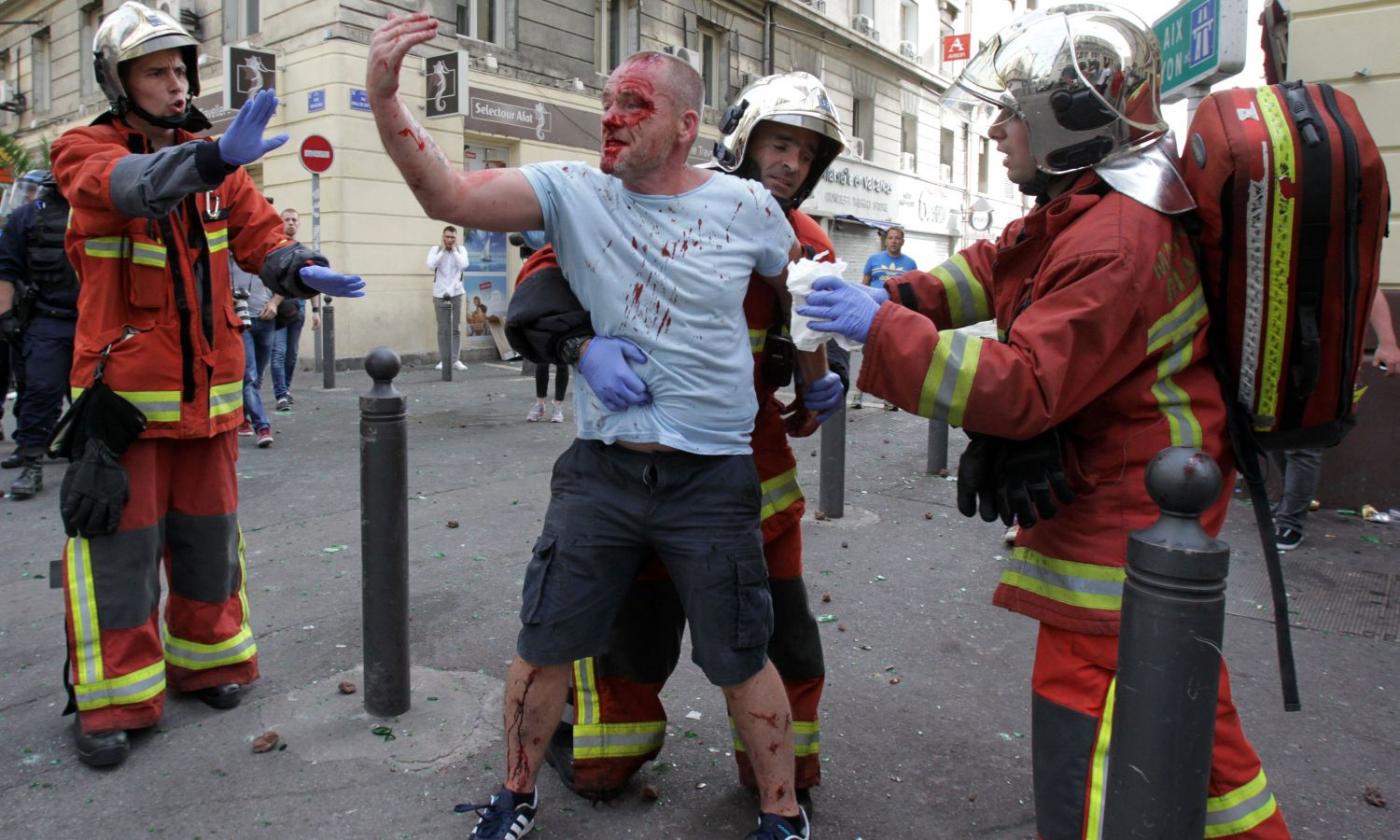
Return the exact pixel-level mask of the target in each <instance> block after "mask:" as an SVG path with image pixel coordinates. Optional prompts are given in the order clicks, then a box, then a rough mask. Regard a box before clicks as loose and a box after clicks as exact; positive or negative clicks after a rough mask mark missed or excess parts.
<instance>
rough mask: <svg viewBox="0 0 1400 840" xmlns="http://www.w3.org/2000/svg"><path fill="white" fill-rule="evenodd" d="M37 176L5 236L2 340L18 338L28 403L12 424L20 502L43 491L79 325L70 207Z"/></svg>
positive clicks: (0, 284) (44, 175)
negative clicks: (66, 243)
mask: <svg viewBox="0 0 1400 840" xmlns="http://www.w3.org/2000/svg"><path fill="white" fill-rule="evenodd" d="M26 174H28V173H26ZM38 174H39V176H40V178H39V193H38V197H37V198H36V199H35V200H34V201H32V202H30V203H29V204H26V205H24V206H23V207H20V208H19V209H17V210H16V211H15V212H14V213H13V214H11V215H10V218H9V221H7V222H6V223H5V232H4V235H3V236H0V334H3V335H6V336H14V335H18V336H19V347H20V358H21V360H22V364H23V365H24V384H25V394H24V400H23V401H22V402H21V403H20V405H19V407H18V412H17V416H16V418H15V444H16V447H17V448H16V450H15V454H16V456H17V457H18V459H19V462H20V463H19V464H18V466H19V467H20V470H21V471H20V474H19V477H18V478H17V479H15V481H14V483H13V484H11V485H10V495H11V496H13V497H14V498H16V499H27V498H29V497H31V496H33V495H34V494H36V493H38V492H39V491H40V490H42V489H43V487H44V468H43V463H42V458H43V455H44V450H45V447H46V445H47V444H48V440H49V436H50V435H51V434H52V433H53V428H54V424H55V423H56V422H58V416H59V413H60V412H61V411H62V408H63V400H64V397H65V396H67V394H68V370H69V368H71V367H72V366H73V331H74V328H75V327H76V324H77V318H78V276H77V274H76V273H75V272H74V271H73V267H72V265H70V264H69V262H68V258H67V256H65V255H64V253H63V236H64V232H65V231H66V230H67V228H68V202H67V201H65V200H64V199H63V196H61V195H59V192H58V187H57V185H56V184H55V183H54V180H53V177H52V175H51V174H50V173H49V172H46V171H45V172H41V173H38ZM6 286H9V289H8V290H7V289H5V288H4V287H6ZM7 291H9V292H10V294H6V292H7ZM7 297H8V298H10V305H9V306H8V307H7V306H5V303H6V300H5V298H7Z"/></svg>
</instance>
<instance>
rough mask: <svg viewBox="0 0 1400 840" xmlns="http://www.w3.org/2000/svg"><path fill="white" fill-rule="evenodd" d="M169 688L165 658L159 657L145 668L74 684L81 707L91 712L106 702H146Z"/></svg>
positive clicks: (111, 704)
mask: <svg viewBox="0 0 1400 840" xmlns="http://www.w3.org/2000/svg"><path fill="white" fill-rule="evenodd" d="M163 691H165V662H164V661H156V662H154V663H152V664H150V665H147V666H146V667H145V668H141V669H139V670H136V671H132V672H131V673H130V674H125V675H123V676H120V677H113V678H112V679H110V680H104V681H102V682H98V683H92V684H89V685H74V686H73V694H74V696H75V697H76V698H77V700H78V710H79V711H83V712H90V711H92V710H94V709H101V708H104V707H106V706H118V705H130V704H132V703H142V702H145V701H146V700H149V699H151V698H152V697H155V696H156V695H158V694H160V693H161V692H163Z"/></svg>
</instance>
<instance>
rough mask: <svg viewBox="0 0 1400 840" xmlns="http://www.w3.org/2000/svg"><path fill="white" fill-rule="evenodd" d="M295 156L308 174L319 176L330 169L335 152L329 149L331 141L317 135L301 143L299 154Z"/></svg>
mask: <svg viewBox="0 0 1400 840" xmlns="http://www.w3.org/2000/svg"><path fill="white" fill-rule="evenodd" d="M297 156H298V157H299V158H300V159H301V165H302V166H304V167H306V169H307V171H308V172H311V173H312V174H314V175H320V174H321V173H322V172H325V171H326V170H327V169H330V168H331V162H332V161H334V160H335V150H334V149H332V148H331V141H329V140H327V139H326V138H324V137H322V136H321V135H319V134H312V135H310V136H308V137H307V138H306V139H305V140H303V141H301V152H300V153H299V154H298V155H297Z"/></svg>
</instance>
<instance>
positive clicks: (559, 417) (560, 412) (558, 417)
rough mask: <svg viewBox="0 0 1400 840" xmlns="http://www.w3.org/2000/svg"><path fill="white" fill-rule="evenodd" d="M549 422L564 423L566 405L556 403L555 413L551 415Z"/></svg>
mask: <svg viewBox="0 0 1400 840" xmlns="http://www.w3.org/2000/svg"><path fill="white" fill-rule="evenodd" d="M549 422H551V423H563V422H564V406H562V405H556V406H555V407H554V414H553V415H552V416H550V418H549Z"/></svg>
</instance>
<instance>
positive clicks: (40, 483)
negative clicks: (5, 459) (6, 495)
mask: <svg viewBox="0 0 1400 840" xmlns="http://www.w3.org/2000/svg"><path fill="white" fill-rule="evenodd" d="M43 489H44V467H43V465H41V464H40V463H39V459H38V458H26V459H25V460H24V468H23V469H22V470H21V471H20V474H19V478H17V479H15V482H14V484H11V485H10V495H11V496H13V497H15V498H16V499H27V498H29V497H30V496H33V495H34V494H36V493H38V492H39V491H40V490H43Z"/></svg>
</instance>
